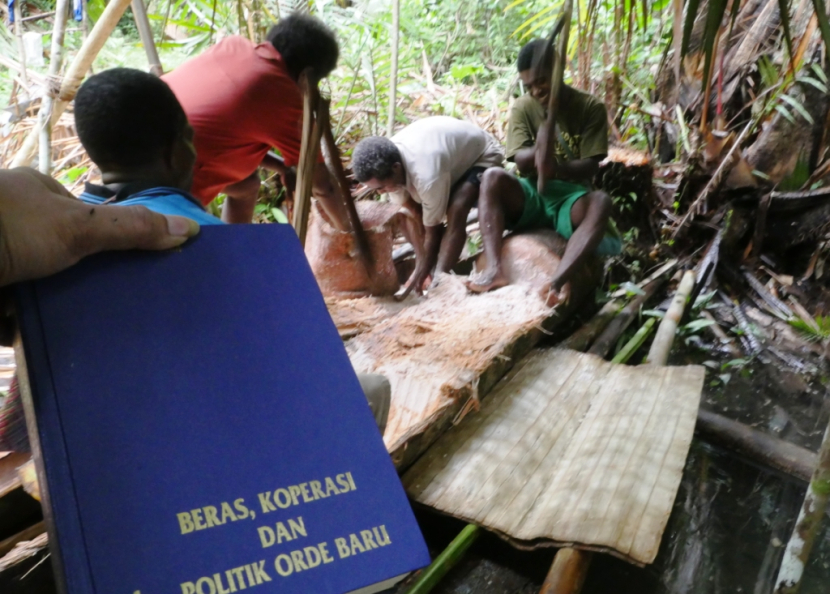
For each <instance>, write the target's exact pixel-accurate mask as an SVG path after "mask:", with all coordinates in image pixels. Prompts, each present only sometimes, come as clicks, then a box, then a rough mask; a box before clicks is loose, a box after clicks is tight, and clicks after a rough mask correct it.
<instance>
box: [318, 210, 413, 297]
mask: <svg viewBox="0 0 830 594" xmlns="http://www.w3.org/2000/svg"><path fill="white" fill-rule="evenodd" d="M355 206H356V207H357V211H358V217H359V219H360V220H359V222H358V224H359V225H361V228H362V229H363V230H364V232H365V236H366V238H367V243H368V247H369V250H370V254H371V260H372V263H373V264H372V269H371V272H372V274H371V275H370V274H368V273H367V270H366V262H365V261H364V260H363V259H362V258H361V257H360V255H359V250H358V249H357V245H356V243H355V236H354V234H353V233H352V232H350V231H338V230H337V229H335V228H334V227H333V226H332V225H331V224H330V222H329V220H328V218H327V216H326V214H325V212H324V211H323V210H322V209H321V208H319V207H317V208H313V209H312V214H311V221H310V224H309V229H308V238H307V242H306V247H305V253H306V256H307V257H308V262H309V264H310V265H311V270H312V272H314V276H315V278H316V279H317V284H319V285H320V290H321V291H322V293H323V295H324V296H325V297H340V298H344V297H345V298H350V299H351V298H358V297H366V296H368V295H394V294H395V292H396V291H397V290H398V288H399V286H400V284H399V283H398V274H397V272H396V270H395V264H394V263H393V262H392V240H393V236H394V233H395V231H396V229H397V226H398V219H399V218H400V214H399V208H398V207H397V206H396V205H394V204H390V203H388V202H374V201H369V200H364V201H362V202H358V203H357V204H356V205H355Z"/></svg>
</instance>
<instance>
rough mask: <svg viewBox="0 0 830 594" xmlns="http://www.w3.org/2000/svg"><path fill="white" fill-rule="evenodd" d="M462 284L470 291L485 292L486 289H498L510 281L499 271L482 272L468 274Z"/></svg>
mask: <svg viewBox="0 0 830 594" xmlns="http://www.w3.org/2000/svg"><path fill="white" fill-rule="evenodd" d="M464 284H465V285H466V286H467V289H469V290H470V292H472V293H486V292H487V291H493V290H495V289H500V288H501V287H506V286H507V285H509V284H510V282H509V281H508V280H507V277H506V276H504V274H503V273H502V272H500V271H499V272H495V273H486V272H483V273H481V274H477V275H475V276H473V275H470V278H469V279H467V280H466V281H465V282H464Z"/></svg>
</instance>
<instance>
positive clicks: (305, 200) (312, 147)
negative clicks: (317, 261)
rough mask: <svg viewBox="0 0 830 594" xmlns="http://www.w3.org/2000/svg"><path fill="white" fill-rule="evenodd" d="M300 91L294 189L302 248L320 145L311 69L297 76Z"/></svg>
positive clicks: (295, 221) (317, 99)
mask: <svg viewBox="0 0 830 594" xmlns="http://www.w3.org/2000/svg"><path fill="white" fill-rule="evenodd" d="M299 82H300V88H301V89H302V90H303V142H302V145H301V146H300V160H299V164H298V166H297V189H296V191H295V192H294V217H293V221H292V222H293V225H294V230H295V231H296V232H297V237H299V238H300V243H301V244H302V245H303V247H305V238H306V233H307V231H308V214H309V212H310V210H311V186H312V182H313V180H314V168H315V167H316V165H317V150H318V147H319V146H320V133H321V130H320V126H319V119H318V118H319V115H320V114H319V111H318V110H319V104H320V94H319V92H318V90H317V81H316V80H312V79H311V78H310V71H305V72H303V73H302V74H301V75H300V81H299Z"/></svg>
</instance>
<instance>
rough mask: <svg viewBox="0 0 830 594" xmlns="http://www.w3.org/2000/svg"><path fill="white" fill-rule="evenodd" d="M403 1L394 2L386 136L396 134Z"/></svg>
mask: <svg viewBox="0 0 830 594" xmlns="http://www.w3.org/2000/svg"><path fill="white" fill-rule="evenodd" d="M400 21H401V0H392V73H391V75H390V78H389V121H388V122H387V124H386V135H387V136H392V134H394V133H395V111H396V108H397V106H398V105H397V103H398V97H397V94H398V49H399V46H400V32H401V24H400Z"/></svg>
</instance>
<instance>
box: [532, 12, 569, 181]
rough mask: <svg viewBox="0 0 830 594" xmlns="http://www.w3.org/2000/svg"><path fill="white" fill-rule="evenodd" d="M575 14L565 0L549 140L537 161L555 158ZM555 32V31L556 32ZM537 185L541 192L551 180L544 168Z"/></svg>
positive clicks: (548, 123) (552, 88)
mask: <svg viewBox="0 0 830 594" xmlns="http://www.w3.org/2000/svg"><path fill="white" fill-rule="evenodd" d="M572 14H573V0H565V6H564V7H563V8H562V20H561V23H562V25H561V26H562V32H561V33H560V34H559V43H558V48H557V53H556V59H555V60H554V61H553V72H552V74H551V81H550V98H549V99H548V116H547V121H546V122H545V124H543V125H544V126H545V127H546V128H547V130H548V139H547V142H543V143H542V144H541V146H537V147H536V150H537V151H539V150H541V151H542V154H541V155H540V159H539V160H538V161H537V163H539V162H540V163H547V162H550V161H551V160H552V159H554V158H555V151H554V147H555V146H556V115H557V112H558V111H559V95H560V94H561V90H562V85H563V80H562V79H563V78H564V76H565V62H566V57H567V55H568V34H569V32H570V30H571V15H572ZM554 34H555V32H554ZM537 174H538V176H539V177H538V180H537V185H538V189H539V192H540V193H541V192H542V191H543V190H544V187H545V184H546V183H547V182H548V181H549V180H548V179H547V178H546V177H547V176H546V174H545V171H544V169H543V168H541V167H540V168H538V171H537Z"/></svg>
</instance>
